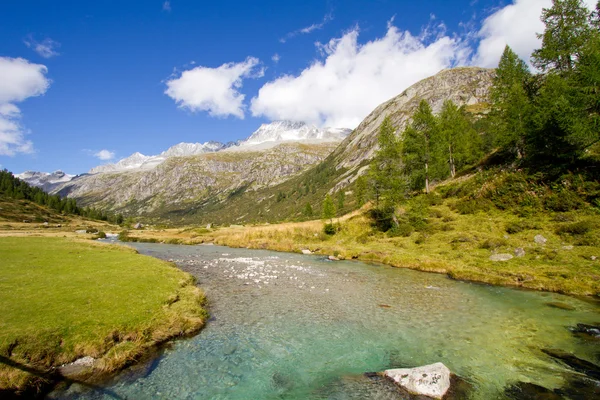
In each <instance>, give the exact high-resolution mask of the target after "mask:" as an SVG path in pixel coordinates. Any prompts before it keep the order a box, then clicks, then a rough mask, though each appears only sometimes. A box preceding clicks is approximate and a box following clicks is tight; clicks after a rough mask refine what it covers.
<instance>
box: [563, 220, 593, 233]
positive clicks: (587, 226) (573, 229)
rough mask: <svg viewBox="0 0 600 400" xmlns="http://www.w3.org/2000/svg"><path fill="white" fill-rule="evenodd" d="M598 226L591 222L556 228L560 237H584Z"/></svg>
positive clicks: (574, 223) (580, 222)
mask: <svg viewBox="0 0 600 400" xmlns="http://www.w3.org/2000/svg"><path fill="white" fill-rule="evenodd" d="M595 227H596V225H595V224H594V223H593V222H592V221H589V220H586V221H579V222H573V223H570V224H564V225H561V226H559V227H558V228H556V233H558V234H559V235H565V234H566V235H584V234H586V233H588V232H590V231H591V230H593V229H594V228H595Z"/></svg>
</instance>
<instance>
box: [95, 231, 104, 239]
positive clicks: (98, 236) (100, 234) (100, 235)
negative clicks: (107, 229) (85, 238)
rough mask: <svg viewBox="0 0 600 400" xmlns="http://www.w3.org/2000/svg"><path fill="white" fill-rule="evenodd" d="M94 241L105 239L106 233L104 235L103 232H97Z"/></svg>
mask: <svg viewBox="0 0 600 400" xmlns="http://www.w3.org/2000/svg"><path fill="white" fill-rule="evenodd" d="M96 239H106V233H104V232H103V231H98V233H97V234H96Z"/></svg>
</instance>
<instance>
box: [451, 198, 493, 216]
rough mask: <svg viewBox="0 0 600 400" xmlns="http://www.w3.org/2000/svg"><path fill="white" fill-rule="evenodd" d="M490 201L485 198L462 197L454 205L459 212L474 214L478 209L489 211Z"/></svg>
mask: <svg viewBox="0 0 600 400" xmlns="http://www.w3.org/2000/svg"><path fill="white" fill-rule="evenodd" d="M491 206H492V203H491V202H490V201H489V200H486V199H464V200H459V201H458V202H456V204H455V205H454V208H456V211H458V213H459V214H463V215H464V214H475V213H476V212H478V211H489V210H490V208H491Z"/></svg>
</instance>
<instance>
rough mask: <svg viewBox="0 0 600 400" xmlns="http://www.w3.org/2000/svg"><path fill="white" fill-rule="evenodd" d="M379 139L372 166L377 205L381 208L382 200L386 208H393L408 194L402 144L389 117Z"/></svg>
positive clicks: (383, 124) (371, 172) (385, 119)
mask: <svg viewBox="0 0 600 400" xmlns="http://www.w3.org/2000/svg"><path fill="white" fill-rule="evenodd" d="M377 139H378V143H379V149H378V150H377V152H376V153H375V156H374V157H373V160H372V161H371V166H370V175H371V180H372V182H373V188H374V191H375V203H376V207H379V206H380V204H379V203H380V200H382V201H383V206H384V207H393V206H394V205H395V204H396V203H398V201H400V199H402V198H403V197H404V195H405V193H406V184H405V182H406V179H405V177H404V173H403V164H402V152H401V142H400V140H399V139H398V137H397V136H396V132H395V128H394V126H393V125H392V121H391V119H390V118H389V116H388V117H385V118H384V120H383V122H382V123H381V126H380V127H379V135H378V138H377Z"/></svg>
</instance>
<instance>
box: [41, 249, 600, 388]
mask: <svg viewBox="0 0 600 400" xmlns="http://www.w3.org/2000/svg"><path fill="white" fill-rule="evenodd" d="M134 247H135V248H137V249H138V250H139V251H140V253H143V254H148V255H151V256H154V257H158V258H162V259H165V260H172V261H175V262H176V263H177V264H178V265H179V266H180V267H181V268H182V269H183V270H186V271H188V272H191V273H192V274H194V275H195V276H196V277H197V278H198V281H199V284H200V286H201V287H202V288H203V289H204V291H205V292H206V294H207V296H208V299H209V301H210V305H209V309H210V313H211V319H210V321H209V322H208V324H207V326H206V328H205V329H204V330H203V331H202V332H201V333H200V334H199V335H197V336H195V337H193V338H190V339H185V340H180V341H177V342H175V343H174V344H173V345H172V346H170V347H169V348H167V349H165V350H164V351H162V352H161V353H160V354H159V355H158V357H157V358H155V359H153V360H150V361H147V362H145V363H142V364H140V365H137V366H135V367H133V368H130V369H129V370H126V371H124V372H123V373H121V374H120V375H118V376H116V377H115V378H114V379H112V380H111V381H109V382H107V383H105V384H104V385H103V386H102V387H101V388H99V389H95V390H92V389H89V388H84V387H82V386H80V385H78V384H74V385H71V386H70V387H69V388H68V389H67V390H65V391H61V392H55V393H52V394H51V395H50V396H49V398H52V399H72V398H84V399H111V398H128V399H157V398H163V399H388V398H394V397H393V394H392V393H391V392H390V390H389V388H388V387H387V386H385V385H381V384H375V383H373V382H372V381H369V380H368V379H367V378H364V377H363V376H362V374H363V373H364V372H373V371H381V370H384V369H388V368H394V367H413V366H419V365H424V364H430V363H434V362H438V361H441V362H443V363H444V364H446V365H447V366H448V367H449V368H450V369H451V370H452V371H453V372H455V373H456V374H458V375H460V376H462V377H464V378H465V379H466V380H467V381H469V382H470V383H471V384H472V385H473V390H472V392H471V393H472V396H471V397H472V398H474V399H496V398H498V399H501V398H504V395H503V391H504V388H505V387H506V386H507V385H510V384H512V383H514V382H517V381H525V382H534V383H537V384H540V385H542V386H545V387H548V388H555V387H560V386H561V385H562V384H563V374H564V373H565V371H566V370H565V368H564V367H563V366H562V365H560V364H559V363H557V362H556V361H554V360H552V359H551V358H550V357H548V356H546V355H545V354H544V353H542V352H541V349H543V348H557V349H562V350H564V351H568V352H572V353H574V354H576V355H577V356H579V357H580V358H584V359H587V360H589V361H592V362H596V363H597V362H598V361H599V355H598V353H599V348H598V344H597V343H593V342H592V343H590V342H584V341H582V340H581V339H577V338H576V337H574V336H573V334H572V333H571V332H570V331H569V330H568V327H570V326H574V325H576V324H577V323H597V322H598V320H600V316H599V313H598V312H599V311H600V308H599V306H598V304H597V303H594V302H592V301H583V300H580V299H577V298H573V297H567V296H562V295H559V294H552V293H540V292H532V291H523V290H514V289H509V288H502V287H493V286H487V285H479V284H472V283H465V282H457V281H453V280H450V279H448V278H446V277H445V276H443V275H438V274H429V273H423V272H417V271H411V270H406V269H398V268H391V267H387V266H382V265H370V264H365V263H360V262H350V261H347V262H346V261H342V262H330V261H327V260H325V259H324V258H323V257H320V256H306V255H296V254H288V253H276V252H271V251H262V250H247V249H231V248H226V247H219V246H177V245H163V244H143V243H139V244H134ZM549 302H561V303H564V304H567V305H569V306H570V307H572V308H573V310H564V309H558V308H554V307H550V306H549V305H547V303H549Z"/></svg>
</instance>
